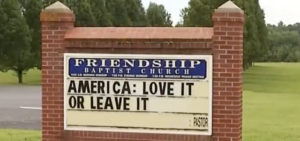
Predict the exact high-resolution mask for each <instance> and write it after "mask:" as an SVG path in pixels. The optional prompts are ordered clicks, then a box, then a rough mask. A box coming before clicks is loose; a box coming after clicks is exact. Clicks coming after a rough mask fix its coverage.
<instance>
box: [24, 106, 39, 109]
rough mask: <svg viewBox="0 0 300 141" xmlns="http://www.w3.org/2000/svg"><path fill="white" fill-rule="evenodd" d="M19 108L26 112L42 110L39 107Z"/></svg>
mask: <svg viewBox="0 0 300 141" xmlns="http://www.w3.org/2000/svg"><path fill="white" fill-rule="evenodd" d="M20 108H21V109H27V110H42V108H41V107H23V106H21V107H20Z"/></svg>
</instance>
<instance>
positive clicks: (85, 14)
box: [66, 0, 97, 26]
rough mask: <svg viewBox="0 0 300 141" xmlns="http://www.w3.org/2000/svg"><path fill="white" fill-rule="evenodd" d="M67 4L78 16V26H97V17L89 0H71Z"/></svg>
mask: <svg viewBox="0 0 300 141" xmlns="http://www.w3.org/2000/svg"><path fill="white" fill-rule="evenodd" d="M66 4H67V5H68V6H69V7H70V8H71V9H72V10H73V12H74V14H75V16H76V25H77V26H96V25H97V24H96V19H95V16H94V13H93V12H92V8H91V4H90V1H89V0H69V1H67V2H66Z"/></svg>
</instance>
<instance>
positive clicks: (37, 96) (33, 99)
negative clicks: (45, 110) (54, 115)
mask: <svg viewBox="0 0 300 141" xmlns="http://www.w3.org/2000/svg"><path fill="white" fill-rule="evenodd" d="M0 128H14V129H41V87H40V86H0Z"/></svg>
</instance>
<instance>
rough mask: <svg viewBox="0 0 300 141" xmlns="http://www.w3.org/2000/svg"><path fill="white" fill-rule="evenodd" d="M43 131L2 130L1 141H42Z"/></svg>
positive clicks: (0, 132)
mask: <svg viewBox="0 0 300 141" xmlns="http://www.w3.org/2000/svg"><path fill="white" fill-rule="evenodd" d="M40 140H41V131H33V130H12V129H0V141H40Z"/></svg>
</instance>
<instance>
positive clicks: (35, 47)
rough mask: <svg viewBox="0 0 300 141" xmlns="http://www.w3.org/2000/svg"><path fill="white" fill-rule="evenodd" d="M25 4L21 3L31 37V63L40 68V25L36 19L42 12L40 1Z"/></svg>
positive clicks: (35, 0) (33, 0)
mask: <svg viewBox="0 0 300 141" xmlns="http://www.w3.org/2000/svg"><path fill="white" fill-rule="evenodd" d="M25 2H26V3H22V5H23V8H24V17H25V19H26V22H27V25H28V26H29V29H30V32H31V36H32V41H31V54H32V55H33V56H32V57H31V58H32V63H34V66H35V67H38V68H41V25H40V20H39V18H38V17H39V16H40V12H41V10H42V1H40V0H26V1H25Z"/></svg>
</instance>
